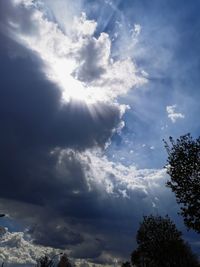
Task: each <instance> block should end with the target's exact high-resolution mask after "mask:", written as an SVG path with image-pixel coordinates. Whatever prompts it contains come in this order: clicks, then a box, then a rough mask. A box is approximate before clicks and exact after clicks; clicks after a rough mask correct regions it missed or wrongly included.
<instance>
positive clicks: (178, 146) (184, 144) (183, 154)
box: [164, 134, 200, 233]
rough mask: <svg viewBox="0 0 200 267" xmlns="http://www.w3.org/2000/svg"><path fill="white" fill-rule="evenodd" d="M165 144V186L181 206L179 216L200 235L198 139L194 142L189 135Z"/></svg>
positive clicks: (199, 145) (199, 144)
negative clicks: (166, 154)
mask: <svg viewBox="0 0 200 267" xmlns="http://www.w3.org/2000/svg"><path fill="white" fill-rule="evenodd" d="M169 141H170V144H168V143H167V142H166V141H164V142H165V148H166V150H167V153H168V159H167V166H166V168H167V173H168V174H169V176H170V178H171V179H170V180H169V181H168V182H167V186H168V187H170V188H171V189H172V191H173V192H174V193H175V195H176V199H177V202H178V203H179V204H181V212H180V213H181V215H182V216H183V218H184V222H185V225H186V226H187V227H188V228H191V229H193V230H195V231H196V232H198V233H200V137H199V138H197V139H196V140H195V139H193V138H192V136H191V135H190V134H186V135H183V136H181V137H180V138H178V139H177V140H176V141H174V139H173V138H172V137H170V138H169Z"/></svg>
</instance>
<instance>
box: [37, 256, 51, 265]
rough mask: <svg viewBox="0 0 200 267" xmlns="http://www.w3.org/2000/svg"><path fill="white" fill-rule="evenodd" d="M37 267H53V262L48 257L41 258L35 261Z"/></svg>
mask: <svg viewBox="0 0 200 267" xmlns="http://www.w3.org/2000/svg"><path fill="white" fill-rule="evenodd" d="M36 266H37V267H53V266H54V262H53V261H52V259H50V258H49V257H48V256H43V257H41V258H39V259H38V260H37V265H36Z"/></svg>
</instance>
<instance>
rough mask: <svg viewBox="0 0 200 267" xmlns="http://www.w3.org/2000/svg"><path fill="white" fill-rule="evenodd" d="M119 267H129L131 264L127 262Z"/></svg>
mask: <svg viewBox="0 0 200 267" xmlns="http://www.w3.org/2000/svg"><path fill="white" fill-rule="evenodd" d="M121 267H131V263H130V262H129V261H125V262H122V265H121Z"/></svg>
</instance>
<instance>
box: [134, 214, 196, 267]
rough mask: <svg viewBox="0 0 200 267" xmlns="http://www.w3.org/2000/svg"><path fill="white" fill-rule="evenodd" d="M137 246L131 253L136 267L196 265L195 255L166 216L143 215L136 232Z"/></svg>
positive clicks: (189, 266)
mask: <svg viewBox="0 0 200 267" xmlns="http://www.w3.org/2000/svg"><path fill="white" fill-rule="evenodd" d="M136 239H137V244H138V248H137V249H136V250H135V251H133V253H132V255H131V261H132V264H133V265H135V266H137V267H161V266H162V267H180V266H182V267H186V266H187V267H197V266H199V265H198V260H197V257H196V256H195V255H194V254H193V253H192V251H191V249H190V247H189V245H187V244H186V243H185V242H184V240H183V239H182V237H181V232H180V231H178V230H177V229H176V225H175V224H174V223H173V222H172V221H171V220H170V218H169V217H168V216H166V217H161V216H153V215H150V216H144V218H143V222H142V223H140V227H139V229H138V232H137V237H136Z"/></svg>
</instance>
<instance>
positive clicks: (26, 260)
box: [0, 229, 60, 265]
mask: <svg viewBox="0 0 200 267" xmlns="http://www.w3.org/2000/svg"><path fill="white" fill-rule="evenodd" d="M1 232H2V231H1ZM59 252H60V251H59V250H56V249H52V248H50V247H42V246H36V245H34V244H32V243H31V241H30V240H29V241H28V240H27V238H25V234H24V233H23V232H15V233H11V232H9V231H8V230H7V229H4V232H3V233H1V245H0V259H1V261H3V262H6V263H7V264H12V263H13V264H16V265H17V264H26V265H27V264H28V265H33V264H36V260H38V259H39V258H40V257H42V256H44V255H55V254H57V253H59Z"/></svg>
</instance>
